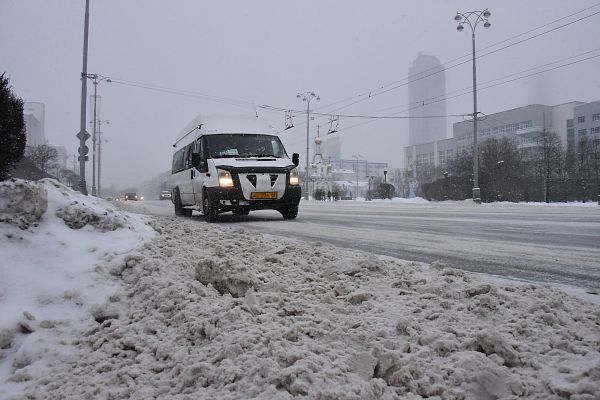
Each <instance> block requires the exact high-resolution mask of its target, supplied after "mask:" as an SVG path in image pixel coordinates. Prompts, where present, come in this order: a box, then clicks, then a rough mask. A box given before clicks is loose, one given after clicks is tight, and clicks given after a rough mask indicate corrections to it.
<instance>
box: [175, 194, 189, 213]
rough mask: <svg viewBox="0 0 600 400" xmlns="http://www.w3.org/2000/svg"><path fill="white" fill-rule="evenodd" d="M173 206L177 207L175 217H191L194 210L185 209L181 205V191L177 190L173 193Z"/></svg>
mask: <svg viewBox="0 0 600 400" xmlns="http://www.w3.org/2000/svg"><path fill="white" fill-rule="evenodd" d="M173 194H174V196H173V204H174V205H175V215H177V216H179V217H191V216H192V210H190V209H189V208H183V205H182V204H181V195H180V194H179V189H175V190H174V191H173Z"/></svg>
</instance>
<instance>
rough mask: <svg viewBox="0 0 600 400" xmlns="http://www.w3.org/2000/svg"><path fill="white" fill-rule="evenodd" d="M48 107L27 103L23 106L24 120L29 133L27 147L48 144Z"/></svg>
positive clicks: (41, 104) (42, 104)
mask: <svg viewBox="0 0 600 400" xmlns="http://www.w3.org/2000/svg"><path fill="white" fill-rule="evenodd" d="M45 115H46V107H45V105H44V103H38V102H25V103H24V104H23V118H24V119H25V129H26V131H27V146H39V145H42V144H46V136H45V132H44V123H45Z"/></svg>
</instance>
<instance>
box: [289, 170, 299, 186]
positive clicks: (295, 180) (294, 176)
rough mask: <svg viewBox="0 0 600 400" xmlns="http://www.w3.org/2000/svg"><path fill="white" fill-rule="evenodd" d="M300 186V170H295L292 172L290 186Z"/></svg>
mask: <svg viewBox="0 0 600 400" xmlns="http://www.w3.org/2000/svg"><path fill="white" fill-rule="evenodd" d="M299 184H300V174H299V173H298V169H297V168H294V169H292V170H291V171H290V185H292V186H296V185H299Z"/></svg>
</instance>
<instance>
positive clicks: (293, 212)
mask: <svg viewBox="0 0 600 400" xmlns="http://www.w3.org/2000/svg"><path fill="white" fill-rule="evenodd" d="M279 212H280V213H281V215H282V216H283V219H295V218H296V217H297V216H298V204H295V205H291V206H287V207H283V208H280V209H279Z"/></svg>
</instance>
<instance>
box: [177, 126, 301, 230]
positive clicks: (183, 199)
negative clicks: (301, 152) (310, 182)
mask: <svg viewBox="0 0 600 400" xmlns="http://www.w3.org/2000/svg"><path fill="white" fill-rule="evenodd" d="M173 147H174V152H173V165H172V171H171V173H172V175H171V194H172V196H171V201H172V202H173V204H174V205H175V214H176V215H183V216H191V215H192V210H200V211H202V213H203V214H204V216H205V218H206V220H207V221H209V222H214V221H216V220H217V218H218V215H219V214H220V213H223V212H227V211H231V212H233V214H235V215H247V214H248V213H249V212H250V211H251V210H264V209H272V210H277V211H279V212H280V213H281V215H283V218H285V219H294V218H296V216H297V215H298V204H299V203H300V197H301V195H302V194H301V189H300V179H299V174H298V169H297V168H296V167H297V166H298V161H299V156H298V154H297V153H294V154H293V157H292V159H290V158H289V157H288V155H287V153H286V151H285V149H284V147H283V144H282V143H281V141H280V140H279V137H278V136H277V135H275V134H274V133H273V129H272V128H271V127H270V126H269V124H268V123H267V122H266V121H265V120H263V119H261V118H257V117H254V116H252V117H250V116H248V117H246V116H228V117H219V116H202V115H200V116H198V117H196V118H195V119H194V120H192V121H191V122H190V123H189V124H188V125H187V126H186V127H185V128H184V129H183V130H182V131H181V133H180V134H179V135H177V139H176V141H175V144H174V145H173Z"/></svg>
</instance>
